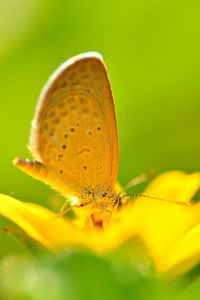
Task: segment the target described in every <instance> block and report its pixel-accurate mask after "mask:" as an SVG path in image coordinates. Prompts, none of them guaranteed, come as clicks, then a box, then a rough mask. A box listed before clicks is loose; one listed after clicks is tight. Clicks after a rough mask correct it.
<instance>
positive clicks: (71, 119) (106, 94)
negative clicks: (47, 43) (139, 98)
mask: <svg viewBox="0 0 200 300" xmlns="http://www.w3.org/2000/svg"><path fill="white" fill-rule="evenodd" d="M29 149H30V152H31V153H32V155H33V157H34V160H29V159H20V158H17V159H15V161H14V164H15V165H16V166H17V167H18V168H19V169H21V170H23V171H24V172H26V173H28V174H29V175H31V176H32V177H34V178H36V179H39V180H41V181H43V182H44V183H46V184H48V185H50V186H52V187H53V188H54V189H55V190H57V191H58V192H60V193H61V194H62V195H64V196H65V197H66V198H73V197H76V199H78V205H79V206H85V205H87V204H91V205H92V206H93V207H94V208H99V209H100V210H105V209H107V208H108V207H113V206H114V205H116V203H117V202H118V200H119V195H118V194H117V193H116V190H115V187H116V181H117V175H118V135H117V124H116V115H115V108H114V100H113V96H112V90H111V86H110V82H109V77H108V73H107V69H106V66H105V63H104V61H103V58H102V56H101V55H100V54H99V53H96V52H88V53H84V54H80V55H77V56H75V57H73V58H71V59H69V60H67V61H66V62H64V63H63V64H62V65H61V66H60V67H59V68H58V69H57V70H56V71H55V72H54V73H53V75H52V76H51V77H50V79H49V80H48V82H47V83H46V85H45V87H44V89H43V91H42V93H41V96H40V98H39V103H38V105H37V108H36V113H35V116H34V120H33V122H32V130H31V136H30V145H29Z"/></svg>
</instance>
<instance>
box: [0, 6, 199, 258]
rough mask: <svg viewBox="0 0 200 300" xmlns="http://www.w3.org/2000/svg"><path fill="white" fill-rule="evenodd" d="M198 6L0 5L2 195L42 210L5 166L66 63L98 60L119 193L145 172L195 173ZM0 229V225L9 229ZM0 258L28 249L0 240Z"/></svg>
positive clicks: (24, 182)
mask: <svg viewBox="0 0 200 300" xmlns="http://www.w3.org/2000/svg"><path fill="white" fill-rule="evenodd" d="M199 15H200V2H199V1H197V0H196V1H195V0H190V1H186V0H173V1H169V0H162V1H161V0H151V1H147V0H141V1H135V0H134V1H132V0H124V1H114V0H110V1H104V0H102V1H97V0H86V1H82V0H78V1H72V0H71V1H64V0H57V1H56V0H29V1H26V0H7V1H6V0H0V104H1V105H0V138H1V144H0V145H1V146H0V192H1V193H6V194H11V195H13V196H14V197H16V198H19V199H21V200H25V201H35V202H38V203H42V204H44V205H46V206H48V201H49V199H50V197H51V196H52V195H53V192H52V191H51V190H50V189H49V188H48V187H46V186H45V185H44V184H43V183H40V182H38V181H36V180H34V179H32V178H31V177H28V176H27V175H26V174H23V173H22V172H21V171H19V170H17V169H16V168H14V167H13V166H12V160H13V158H15V157H16V156H19V157H30V154H29V152H28V150H27V147H26V146H27V144H28V139H29V133H30V128H31V120H32V118H33V114H34V111H35V107H36V103H37V100H38V96H39V93H40V91H41V89H42V87H43V86H44V84H45V82H46V81H47V79H48V77H49V76H50V74H51V73H52V72H53V71H54V70H55V69H56V68H57V67H58V66H59V65H60V64H61V63H62V62H63V61H65V60H66V59H68V58H69V57H71V56H73V55H75V54H78V53H82V52H85V51H92V50H93V51H98V52H100V53H101V54H102V55H103V56H104V59H105V61H106V64H107V67H108V70H109V74H110V79H111V85H112V89H113V93H114V96H115V104H116V112H117V119H118V131H119V142H120V168H119V181H120V182H121V183H122V184H125V183H127V181H128V180H130V179H131V178H133V177H134V176H136V175H138V174H140V173H141V172H143V171H146V170H149V169H151V168H158V170H159V171H160V172H161V171H165V170H171V169H179V170H184V171H188V172H191V171H197V170H200V159H199V153H200V138H199V131H200V85H199V78H200V18H199ZM7 223H8V222H7V221H5V220H1V222H0V225H1V226H3V224H7ZM0 245H1V247H0V255H1V256H3V255H5V254H6V253H13V252H16V251H18V252H20V253H24V252H26V250H24V248H23V247H22V246H20V245H18V244H17V243H16V242H15V241H14V240H11V239H10V237H9V236H7V235H6V234H5V233H4V232H2V231H0Z"/></svg>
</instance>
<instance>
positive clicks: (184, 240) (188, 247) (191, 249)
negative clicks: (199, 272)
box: [166, 204, 200, 277]
mask: <svg viewBox="0 0 200 300" xmlns="http://www.w3.org/2000/svg"><path fill="white" fill-rule="evenodd" d="M199 206H200V204H196V205H195V206H194V209H195V210H200V208H199ZM199 260H200V224H198V225H196V226H194V227H193V228H192V229H190V230H189V231H188V232H186V234H185V235H183V236H182V237H181V238H180V239H179V240H178V241H177V243H175V245H174V247H173V249H172V251H171V253H170V255H169V258H168V262H167V268H166V271H169V270H170V269H172V271H171V270H170V271H169V274H170V277H172V274H173V277H176V276H177V275H179V274H181V273H183V272H186V271H188V270H189V269H191V268H192V267H194V266H195V265H196V264H197V263H198V262H199Z"/></svg>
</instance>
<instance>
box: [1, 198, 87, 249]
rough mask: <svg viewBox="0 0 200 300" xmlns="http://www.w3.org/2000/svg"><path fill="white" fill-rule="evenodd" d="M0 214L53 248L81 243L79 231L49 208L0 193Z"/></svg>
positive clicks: (49, 247)
mask: <svg viewBox="0 0 200 300" xmlns="http://www.w3.org/2000/svg"><path fill="white" fill-rule="evenodd" d="M0 214H1V215H2V216H4V217H6V218H8V219H9V220H11V221H12V222H14V223H15V224H17V225H18V226H19V227H20V228H22V229H23V230H24V231H25V232H26V233H27V234H28V235H29V236H30V237H32V238H33V239H35V240H36V241H38V242H39V243H41V244H42V245H44V246H45V247H47V248H48V249H51V250H56V249H59V248H62V247H64V246H66V245H70V244H79V243H81V238H82V237H81V236H80V234H79V232H78V231H77V230H76V229H75V228H74V227H73V226H72V225H71V224H70V223H69V222H67V221H65V220H64V219H62V218H58V219H57V220H56V221H54V218H55V217H56V215H55V214H54V213H53V212H51V211H49V210H48V209H46V208H44V207H41V206H39V205H37V204H33V203H24V202H21V201H19V200H16V199H14V198H12V197H9V196H6V195H2V194H0Z"/></svg>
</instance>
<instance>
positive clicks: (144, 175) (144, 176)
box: [123, 170, 157, 190]
mask: <svg viewBox="0 0 200 300" xmlns="http://www.w3.org/2000/svg"><path fill="white" fill-rule="evenodd" d="M156 174H157V171H156V170H151V171H149V172H144V173H142V174H140V175H138V176H136V177H134V178H133V179H131V181H129V182H128V183H127V185H125V187H124V188H123V189H124V190H128V189H130V188H132V187H134V186H136V185H139V184H141V183H143V182H146V181H148V180H150V179H152V178H153V177H154V176H155V175H156Z"/></svg>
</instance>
